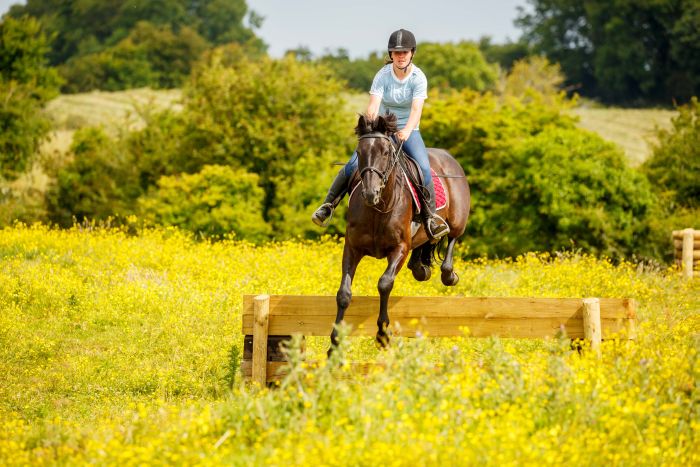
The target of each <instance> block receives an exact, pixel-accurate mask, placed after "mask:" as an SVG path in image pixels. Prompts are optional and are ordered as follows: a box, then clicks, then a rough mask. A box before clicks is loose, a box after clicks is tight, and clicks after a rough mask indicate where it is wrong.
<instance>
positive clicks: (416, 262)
mask: <svg viewBox="0 0 700 467" xmlns="http://www.w3.org/2000/svg"><path fill="white" fill-rule="evenodd" d="M431 246H432V245H430V244H428V243H425V244H424V245H422V246H419V247H418V248H416V249H414V250H413V252H412V253H411V259H409V260H408V269H410V270H411V272H412V273H413V277H414V278H415V279H416V280H417V281H419V282H423V281H427V280H428V279H430V273H431V270H430V250H431ZM425 251H428V261H427V264H426V261H425V260H424V259H423V258H424V257H425Z"/></svg>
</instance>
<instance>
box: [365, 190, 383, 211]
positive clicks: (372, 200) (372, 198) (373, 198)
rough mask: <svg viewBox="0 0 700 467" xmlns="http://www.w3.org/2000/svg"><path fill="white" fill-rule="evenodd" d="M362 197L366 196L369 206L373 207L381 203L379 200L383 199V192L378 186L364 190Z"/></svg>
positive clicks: (366, 202)
mask: <svg viewBox="0 0 700 467" xmlns="http://www.w3.org/2000/svg"><path fill="white" fill-rule="evenodd" d="M362 198H364V200H365V204H366V205H367V206H369V207H373V206H376V205H377V204H379V200H380V199H382V192H381V190H380V189H378V188H376V189H368V190H362Z"/></svg>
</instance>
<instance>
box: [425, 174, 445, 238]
mask: <svg viewBox="0 0 700 467" xmlns="http://www.w3.org/2000/svg"><path fill="white" fill-rule="evenodd" d="M425 192H427V193H425ZM424 193H425V197H424V199H423V201H424V202H423V221H424V223H425V229H426V230H427V232H428V236H429V237H430V238H431V241H432V242H437V241H438V240H440V239H441V238H442V237H444V236H445V235H447V234H448V233H450V227H449V226H448V225H447V222H445V220H444V219H442V218H441V217H440V216H438V215H437V214H436V211H437V209H436V205H435V184H433V183H432V181H431V183H429V184H428V185H427V186H426V187H425V191H424Z"/></svg>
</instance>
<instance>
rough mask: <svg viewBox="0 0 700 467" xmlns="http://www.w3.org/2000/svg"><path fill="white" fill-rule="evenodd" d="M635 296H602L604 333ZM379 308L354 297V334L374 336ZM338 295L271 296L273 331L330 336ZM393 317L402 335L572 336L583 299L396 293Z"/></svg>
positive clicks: (247, 314)
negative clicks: (466, 332)
mask: <svg viewBox="0 0 700 467" xmlns="http://www.w3.org/2000/svg"><path fill="white" fill-rule="evenodd" d="M251 297H252V296H246V297H244V310H243V333H244V334H250V330H251V329H252V324H253V320H252V316H251V310H250V304H251ZM634 307H635V305H634V301H633V300H630V299H609V298H608V299H600V308H601V324H602V330H603V332H604V334H605V335H609V334H611V333H624V332H625V331H626V329H627V327H628V326H629V324H628V322H629V321H630V320H633V319H634V318H635V311H634ZM378 310H379V298H378V297H353V301H352V303H351V305H350V307H349V308H348V310H347V312H346V315H345V322H346V323H348V324H350V325H351V326H352V328H353V329H352V335H356V336H360V335H365V336H373V335H374V334H376V331H377V328H376V320H377V313H378ZM335 314H336V310H335V297H332V296H274V295H273V296H271V297H270V325H269V326H270V329H269V332H270V334H294V333H299V334H303V335H307V336H325V335H329V334H330V331H331V329H332V326H333V322H334V320H335ZM389 318H390V319H391V322H392V326H393V327H394V328H395V329H396V328H397V324H398V325H399V326H400V335H402V336H405V337H411V336H415V335H416V332H417V331H421V332H423V333H424V334H425V333H427V334H428V335H430V336H433V337H447V336H461V335H463V333H462V330H461V329H460V327H465V326H466V327H467V328H469V331H470V335H471V336H473V337H486V336H492V335H496V336H500V337H516V338H532V337H551V336H554V335H556V333H557V332H558V331H559V329H560V328H561V327H562V326H564V328H565V329H566V332H567V335H569V336H570V337H573V338H581V337H583V336H584V333H583V303H582V300H581V299H557V298H550V299H538V298H490V297H392V299H390V302H389Z"/></svg>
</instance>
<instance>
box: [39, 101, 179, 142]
mask: <svg viewBox="0 0 700 467" xmlns="http://www.w3.org/2000/svg"><path fill="white" fill-rule="evenodd" d="M180 95H181V94H180V91H179V90H158V91H155V90H152V89H147V88H144V89H130V90H128V91H117V92H103V91H93V92H89V93H83V94H64V95H61V96H59V97H57V98H56V99H54V100H52V101H51V102H49V104H48V106H47V108H46V111H47V112H48V114H49V116H50V117H51V119H52V120H53V122H54V133H53V134H52V136H51V139H50V141H49V142H48V143H47V144H46V145H45V146H44V150H48V151H50V152H53V151H59V152H63V151H65V150H66V149H68V147H69V146H70V143H71V140H72V138H73V133H75V130H77V129H78V128H82V127H85V126H103V127H105V128H106V129H107V130H108V131H117V130H118V129H120V128H124V127H125V126H127V127H129V128H138V127H139V125H142V124H143V119H142V118H141V117H140V116H139V109H144V108H150V109H153V108H162V109H165V108H168V107H172V108H175V109H178V108H180V104H179V100H180Z"/></svg>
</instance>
